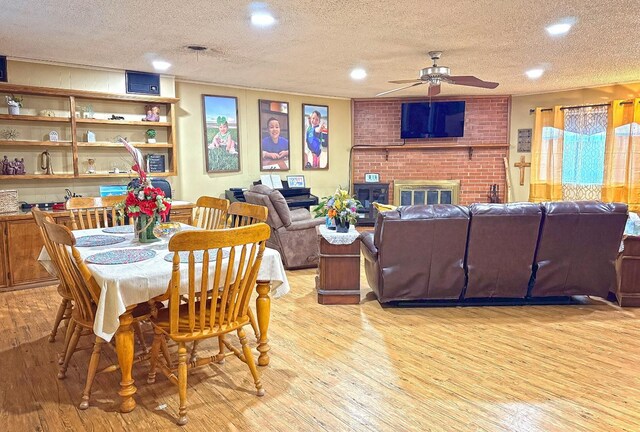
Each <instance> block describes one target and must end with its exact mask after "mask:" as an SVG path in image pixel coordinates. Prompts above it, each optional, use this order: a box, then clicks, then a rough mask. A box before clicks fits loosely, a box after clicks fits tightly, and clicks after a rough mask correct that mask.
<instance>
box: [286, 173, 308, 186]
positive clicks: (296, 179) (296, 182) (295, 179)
mask: <svg viewBox="0 0 640 432" xmlns="http://www.w3.org/2000/svg"><path fill="white" fill-rule="evenodd" d="M287 184H288V185H289V187H290V188H303V187H306V186H305V183H304V176H303V175H290V176H287Z"/></svg>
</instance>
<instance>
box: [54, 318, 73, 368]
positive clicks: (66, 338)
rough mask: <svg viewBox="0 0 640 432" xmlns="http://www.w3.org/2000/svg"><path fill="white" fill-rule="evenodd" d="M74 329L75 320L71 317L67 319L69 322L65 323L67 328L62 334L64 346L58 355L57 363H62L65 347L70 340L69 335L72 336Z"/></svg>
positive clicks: (65, 351)
mask: <svg viewBox="0 0 640 432" xmlns="http://www.w3.org/2000/svg"><path fill="white" fill-rule="evenodd" d="M75 329H76V322H75V321H74V320H73V318H71V319H69V324H68V325H67V330H65V334H64V348H63V350H62V352H61V353H60V355H59V356H58V364H59V365H61V364H62V363H64V356H65V354H66V353H67V347H68V346H69V342H70V341H71V336H73V332H74V331H75Z"/></svg>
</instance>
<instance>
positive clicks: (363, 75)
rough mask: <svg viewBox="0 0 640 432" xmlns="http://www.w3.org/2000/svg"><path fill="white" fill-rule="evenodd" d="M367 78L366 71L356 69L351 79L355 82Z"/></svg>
mask: <svg viewBox="0 0 640 432" xmlns="http://www.w3.org/2000/svg"><path fill="white" fill-rule="evenodd" d="M366 77H367V71H366V70H364V69H360V68H358V69H354V70H352V71H351V78H353V79H354V80H361V79H364V78H366Z"/></svg>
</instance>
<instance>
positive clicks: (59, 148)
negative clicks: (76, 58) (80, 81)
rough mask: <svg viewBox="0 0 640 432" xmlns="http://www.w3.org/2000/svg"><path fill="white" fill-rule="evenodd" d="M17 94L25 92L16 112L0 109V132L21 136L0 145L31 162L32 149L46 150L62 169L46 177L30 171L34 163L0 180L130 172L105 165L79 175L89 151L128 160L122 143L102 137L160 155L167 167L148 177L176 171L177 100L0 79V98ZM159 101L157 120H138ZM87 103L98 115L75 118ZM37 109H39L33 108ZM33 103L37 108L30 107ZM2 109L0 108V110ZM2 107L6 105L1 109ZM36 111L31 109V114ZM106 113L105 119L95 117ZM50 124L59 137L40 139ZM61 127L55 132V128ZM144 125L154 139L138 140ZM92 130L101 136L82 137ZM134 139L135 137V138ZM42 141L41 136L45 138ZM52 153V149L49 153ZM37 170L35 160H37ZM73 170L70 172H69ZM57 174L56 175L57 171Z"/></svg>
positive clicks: (0, 141)
mask: <svg viewBox="0 0 640 432" xmlns="http://www.w3.org/2000/svg"><path fill="white" fill-rule="evenodd" d="M8 94H16V95H21V96H26V97H25V98H24V101H23V105H24V107H23V108H22V109H21V114H20V115H9V114H4V113H0V130H1V129H6V128H20V130H21V131H20V136H19V137H18V138H19V139H17V140H0V147H1V148H2V149H3V151H4V149H5V148H12V149H17V150H18V151H20V152H22V153H24V154H27V155H31V159H32V162H33V160H34V156H36V155H37V154H38V153H39V152H38V153H36V151H37V149H39V148H42V150H44V149H47V148H50V149H51V151H52V152H54V151H55V152H56V161H57V163H62V164H63V169H59V168H58V169H56V170H55V172H56V174H53V175H46V174H38V173H34V172H33V171H34V169H33V166H28V167H27V169H28V171H29V173H28V174H26V175H15V176H13V175H12V176H3V175H0V180H16V181H17V180H50V179H88V178H113V177H119V178H128V177H131V176H132V173H119V174H114V173H109V172H108V171H109V169H107V170H102V171H98V172H96V173H95V174H87V173H84V170H83V168H82V167H81V166H80V165H81V163H82V161H86V159H87V158H89V157H92V156H93V154H92V153H89V152H100V153H102V154H105V152H106V154H107V155H112V156H108V157H109V158H112V159H115V158H117V157H120V156H122V159H128V158H129V155H128V153H127V152H126V149H125V148H124V146H123V145H122V144H121V143H118V142H113V141H107V140H108V139H113V138H111V137H113V136H116V135H123V136H131V137H132V140H131V141H130V143H131V144H132V145H133V146H134V147H136V148H138V149H140V151H141V152H142V153H143V155H145V154H148V153H159V154H163V155H165V157H166V167H167V168H166V171H165V172H154V173H151V175H152V176H153V177H170V176H176V175H177V174H178V168H177V167H178V159H177V158H178V155H177V146H176V142H175V137H176V133H175V121H176V118H175V104H176V103H177V102H178V99H177V98H168V97H155V96H138V95H124V94H118V93H101V92H91V91H83V90H67V89H57V88H49V87H31V86H23V85H12V84H2V83H0V100H2V99H4V98H3V97H2V96H4V95H8ZM152 104H153V105H158V106H159V107H160V111H161V113H160V120H161V121H158V122H152V121H142V120H141V118H144V117H145V113H146V111H145V105H152ZM88 105H92V106H96V105H97V106H98V107H99V109H98V110H96V112H95V114H94V116H95V117H97V118H80V117H79V116H80V115H81V114H82V112H81V111H82V109H81V108H82V107H86V106H88ZM38 106H39V108H40V111H38V108H37V107H38ZM0 107H2V104H1V103H0ZM34 107H36V108H34ZM0 109H2V108H0ZM5 109H6V108H5ZM33 111H35V113H34V112H33ZM42 111H49V112H51V114H54V115H53V116H44V115H42ZM110 115H118V116H123V117H125V119H124V120H108V119H107V117H108V116H110ZM100 117H105V118H100ZM25 124H28V127H25ZM47 125H51V126H53V125H55V127H56V128H58V130H57V132H58V133H59V134H60V138H61V139H60V140H59V141H46V140H42V138H43V137H44V136H45V135H46V134H45V133H44V131H45V130H46V128H48V127H51V126H47ZM60 128H61V129H62V131H60V130H59V129H60ZM146 129H156V130H157V132H158V138H159V141H162V142H157V143H151V144H150V143H146V142H142V141H140V138H143V137H144V132H145V130H146ZM89 131H91V132H93V133H95V134H96V135H97V136H99V137H100V138H102V139H101V140H96V141H95V142H88V141H87V138H86V136H87V132H89ZM105 138H106V139H107V140H105ZM136 138H138V139H137V140H136ZM45 139H46V138H45ZM52 154H53V153H52ZM37 165H38V166H37V168H39V163H38V164H37ZM70 171H73V172H70ZM58 172H61V173H58Z"/></svg>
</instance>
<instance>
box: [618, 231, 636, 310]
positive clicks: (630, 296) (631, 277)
mask: <svg viewBox="0 0 640 432" xmlns="http://www.w3.org/2000/svg"><path fill="white" fill-rule="evenodd" d="M623 241H624V250H623V251H622V252H621V253H620V254H619V255H618V259H617V260H616V272H617V275H618V286H617V288H616V298H617V299H618V304H619V305H620V306H623V307H624V306H631V307H638V306H640V237H638V236H625V237H624V240H623Z"/></svg>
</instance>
